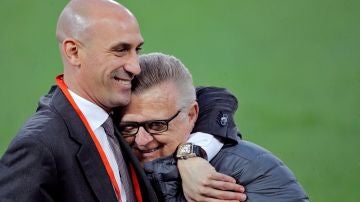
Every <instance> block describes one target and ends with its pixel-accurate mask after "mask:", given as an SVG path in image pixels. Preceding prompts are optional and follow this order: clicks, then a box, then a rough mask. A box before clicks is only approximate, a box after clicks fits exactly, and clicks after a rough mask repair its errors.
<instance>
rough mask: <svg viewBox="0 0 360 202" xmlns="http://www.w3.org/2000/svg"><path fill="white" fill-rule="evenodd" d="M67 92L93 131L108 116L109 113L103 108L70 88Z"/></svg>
mask: <svg viewBox="0 0 360 202" xmlns="http://www.w3.org/2000/svg"><path fill="white" fill-rule="evenodd" d="M69 92H70V95H71V96H72V97H73V99H74V101H75V103H76V104H77V106H78V107H79V109H80V111H81V112H82V113H83V114H84V116H85V118H86V120H87V121H88V123H89V125H90V127H91V129H92V130H93V131H95V130H96V129H97V128H99V127H100V126H101V125H102V124H103V123H104V122H105V121H106V119H107V118H108V117H109V114H108V113H107V112H106V111H105V110H104V109H103V108H101V107H99V106H98V105H96V104H94V103H92V102H90V101H89V100H86V99H85V98H82V97H80V96H79V95H77V94H76V93H74V92H73V91H71V90H70V89H69Z"/></svg>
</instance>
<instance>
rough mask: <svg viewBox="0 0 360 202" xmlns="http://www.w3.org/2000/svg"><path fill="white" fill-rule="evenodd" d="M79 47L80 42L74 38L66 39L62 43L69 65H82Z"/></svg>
mask: <svg viewBox="0 0 360 202" xmlns="http://www.w3.org/2000/svg"><path fill="white" fill-rule="evenodd" d="M79 47H80V44H79V42H78V41H76V40H75V39H72V38H68V39H65V40H64V41H63V43H62V51H63V52H64V56H65V58H66V60H67V61H68V63H70V64H71V65H73V66H79V65H80V58H79Z"/></svg>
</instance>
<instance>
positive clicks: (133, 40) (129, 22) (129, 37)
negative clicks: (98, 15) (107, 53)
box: [85, 18, 143, 47]
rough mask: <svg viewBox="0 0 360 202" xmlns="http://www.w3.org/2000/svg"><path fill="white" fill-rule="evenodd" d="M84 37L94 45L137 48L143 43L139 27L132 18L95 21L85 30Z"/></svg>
mask: <svg viewBox="0 0 360 202" xmlns="http://www.w3.org/2000/svg"><path fill="white" fill-rule="evenodd" d="M85 33H87V34H86V37H87V39H88V40H89V41H92V42H94V43H95V44H97V45H98V44H103V45H104V46H107V47H110V46H116V45H118V44H129V45H131V46H138V45H139V44H141V43H143V37H142V35H141V33H140V28H139V25H138V23H137V21H136V19H134V18H125V19H121V18H104V19H99V20H95V21H93V22H92V23H91V25H90V26H88V27H87V29H86V32H85Z"/></svg>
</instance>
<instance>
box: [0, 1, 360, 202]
mask: <svg viewBox="0 0 360 202" xmlns="http://www.w3.org/2000/svg"><path fill="white" fill-rule="evenodd" d="M67 2H68V1H66V0H56V1H49V0H38V1H20V0H1V2H0V29H1V30H0V68H1V79H0V82H1V83H0V102H1V103H0V155H2V154H3V153H4V152H5V150H6V148H7V145H8V144H9V143H10V141H11V139H12V138H13V137H14V136H15V135H16V133H17V131H18V130H19V129H20V127H21V125H22V124H23V123H24V122H25V121H26V119H27V118H29V116H30V115H31V114H32V113H33V112H34V111H35V110H36V106H37V102H38V99H39V98H40V96H42V95H43V94H45V93H46V92H47V91H48V90H49V87H50V85H52V84H54V80H55V76H56V75H57V74H60V73H62V64H61V61H60V56H59V53H58V47H57V43H56V40H55V26H56V21H57V17H58V15H59V14H60V12H61V10H62V8H63V7H64V5H65V4H66V3H67ZM121 3H123V4H124V5H125V6H127V7H128V8H129V9H130V10H131V11H133V13H134V14H135V15H136V16H137V18H138V21H139V23H140V26H141V31H142V34H143V37H144V39H145V45H144V50H143V52H144V53H147V52H153V51H160V52H164V53H168V54H173V55H175V56H176V57H178V58H180V59H181V60H182V61H183V62H184V63H185V64H186V65H187V66H188V68H189V69H190V71H191V72H192V74H193V77H194V81H195V84H196V85H214V86H222V87H226V88H228V89H230V90H231V91H232V92H233V93H234V94H235V95H236V96H237V97H238V99H239V103H240V106H239V109H238V111H237V113H236V119H237V124H238V125H239V127H240V129H241V132H242V133H243V137H244V139H247V140H250V141H253V142H255V143H257V144H259V145H262V146H263V147H265V148H267V149H268V150H270V151H272V152H273V153H274V154H276V155H277V156H279V157H280V158H281V159H282V160H283V161H284V162H285V163H286V164H287V165H288V166H289V167H290V168H291V169H292V170H293V171H294V173H295V175H296V176H297V178H298V179H299V181H300V182H301V184H302V185H303V186H304V188H305V190H306V191H307V192H308V194H309V196H310V198H311V201H319V202H322V201H324V202H325V201H326V202H327V201H347V202H355V201H356V202H357V201H359V198H360V193H359V192H358V188H359V187H360V183H359V181H360V174H359V172H360V158H359V156H358V155H359V154H360V146H359V144H360V141H359V140H360V137H359V133H360V107H359V103H360V23H359V20H360V12H359V10H360V2H359V1H357V0H344V1H335V0H315V1H314V0H302V1H295V0H287V1H286V0H272V1H267V0H259V1H245V0H226V1H220V0H207V1H200V0H199V1H194V0H183V1H174V0H168V1H164V0H163V1H161V0H152V1H130V0H126V1H125V0H124V1H121Z"/></svg>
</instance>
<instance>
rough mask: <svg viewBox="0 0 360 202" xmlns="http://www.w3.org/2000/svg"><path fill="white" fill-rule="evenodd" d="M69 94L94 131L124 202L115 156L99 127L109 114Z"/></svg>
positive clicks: (72, 93) (124, 195) (123, 192)
mask: <svg viewBox="0 0 360 202" xmlns="http://www.w3.org/2000/svg"><path fill="white" fill-rule="evenodd" d="M69 92H70V95H71V96H72V98H73V99H74V101H75V103H76V105H77V106H78V107H79V109H80V111H81V112H82V113H83V115H84V116H85V118H86V120H87V122H88V123H89V125H90V128H91V130H93V131H94V133H95V136H96V138H97V140H98V141H99V143H100V145H101V148H102V150H103V151H104V153H105V155H106V158H107V160H108V161H109V164H110V167H111V169H112V171H113V173H114V176H115V180H116V182H117V184H118V186H119V189H120V193H121V201H126V194H125V191H124V187H123V184H122V182H121V180H120V174H119V168H118V165H117V163H116V160H115V156H114V154H113V152H112V150H111V147H110V144H109V141H108V139H107V134H106V133H105V130H104V128H103V127H102V126H101V125H102V124H103V123H104V122H105V121H106V119H107V118H108V117H109V114H108V113H107V112H106V111H105V110H104V109H103V108H101V107H99V106H97V105H96V104H94V103H92V102H90V101H88V100H86V99H84V98H82V97H80V96H79V95H77V94H76V93H74V92H72V91H71V90H69Z"/></svg>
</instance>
